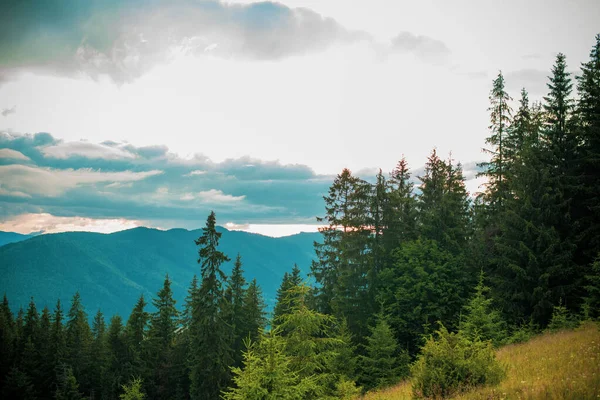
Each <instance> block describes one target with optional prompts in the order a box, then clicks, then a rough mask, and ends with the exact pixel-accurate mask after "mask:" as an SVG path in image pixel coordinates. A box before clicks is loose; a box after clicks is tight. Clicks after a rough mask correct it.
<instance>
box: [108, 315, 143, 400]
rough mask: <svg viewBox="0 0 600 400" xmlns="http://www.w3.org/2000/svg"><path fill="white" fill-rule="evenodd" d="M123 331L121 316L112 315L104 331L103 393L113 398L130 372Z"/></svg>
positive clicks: (129, 361)
mask: <svg viewBox="0 0 600 400" xmlns="http://www.w3.org/2000/svg"><path fill="white" fill-rule="evenodd" d="M138 304H139V303H138ZM130 319H131V317H130ZM125 332H126V330H125V328H124V327H123V320H122V319H121V317H120V316H119V315H118V314H115V315H113V317H112V318H111V319H110V324H109V326H108V332H107V333H106V346H107V363H106V368H107V371H106V379H105V380H104V391H103V395H104V397H107V398H115V397H116V395H117V393H118V392H119V391H120V388H121V386H122V384H123V382H124V381H125V380H127V378H128V377H129V376H131V373H132V368H131V364H130V363H131V358H130V356H129V354H128V339H127V337H126V334H125Z"/></svg>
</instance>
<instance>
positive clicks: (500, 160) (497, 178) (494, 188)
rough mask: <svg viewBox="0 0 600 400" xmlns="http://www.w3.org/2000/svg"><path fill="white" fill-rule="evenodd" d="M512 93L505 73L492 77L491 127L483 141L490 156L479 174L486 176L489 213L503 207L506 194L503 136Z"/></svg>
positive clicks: (504, 143) (506, 132)
mask: <svg viewBox="0 0 600 400" xmlns="http://www.w3.org/2000/svg"><path fill="white" fill-rule="evenodd" d="M511 100H512V99H511V97H510V96H509V95H508V93H506V90H505V86H504V76H503V75H502V72H499V73H498V77H497V78H496V79H494V82H493V86H492V90H491V92H490V108H489V111H490V120H491V124H490V127H489V129H490V131H491V135H490V136H489V137H488V138H486V144H488V145H489V146H490V148H488V149H484V151H485V152H486V153H488V154H489V155H490V156H491V159H490V161H489V162H485V163H482V164H481V166H482V167H483V168H484V169H485V172H484V173H483V174H482V175H484V176H486V177H487V178H488V182H487V184H486V193H485V200H486V203H487V204H488V207H489V212H490V213H491V214H492V215H495V213H497V212H499V211H502V207H503V203H504V202H505V200H506V199H507V198H508V196H509V190H508V187H507V183H508V182H507V180H506V175H507V163H506V144H507V143H506V136H507V134H508V131H509V126H510V123H511V117H512V110H511V108H510V106H509V104H508V103H509V102H510V101H511Z"/></svg>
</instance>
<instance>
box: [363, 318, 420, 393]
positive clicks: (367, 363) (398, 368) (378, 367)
mask: <svg viewBox="0 0 600 400" xmlns="http://www.w3.org/2000/svg"><path fill="white" fill-rule="evenodd" d="M370 331H371V334H370V335H369V336H368V337H367V338H366V339H367V341H366V345H365V355H364V356H361V357H360V369H361V380H360V382H361V383H362V384H363V386H364V388H365V389H366V390H370V389H373V388H380V387H384V386H390V385H392V384H394V383H396V382H398V381H399V380H400V379H401V378H403V377H404V376H406V375H407V374H408V363H409V357H408V354H406V353H405V352H403V351H399V349H398V343H397V342H396V338H395V337H394V334H393V332H392V329H391V328H390V326H389V325H388V323H387V322H386V320H385V318H384V316H383V315H382V314H379V315H378V316H377V323H376V324H375V326H374V327H370Z"/></svg>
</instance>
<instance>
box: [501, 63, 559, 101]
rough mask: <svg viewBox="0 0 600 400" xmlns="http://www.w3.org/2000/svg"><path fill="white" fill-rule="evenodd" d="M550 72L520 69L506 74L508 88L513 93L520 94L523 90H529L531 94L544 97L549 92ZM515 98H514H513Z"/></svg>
mask: <svg viewBox="0 0 600 400" xmlns="http://www.w3.org/2000/svg"><path fill="white" fill-rule="evenodd" d="M548 75H550V74H549V72H548V71H542V70H538V69H520V70H517V71H511V72H508V73H507V74H505V76H504V79H505V81H506V88H507V89H509V90H510V91H512V92H515V93H516V92H518V91H520V90H521V89H522V88H525V89H527V91H528V92H529V93H530V94H533V95H542V94H545V93H546V92H547V91H548V87H547V86H546V83H547V82H548ZM513 97H514V96H513Z"/></svg>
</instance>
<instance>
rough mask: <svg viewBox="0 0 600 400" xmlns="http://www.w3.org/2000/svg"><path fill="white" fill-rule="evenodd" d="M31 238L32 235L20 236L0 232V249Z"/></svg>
mask: <svg viewBox="0 0 600 400" xmlns="http://www.w3.org/2000/svg"><path fill="white" fill-rule="evenodd" d="M30 237H33V235H22V234H20V233H15V232H2V231H0V247H2V246H4V245H5V244H9V243H17V242H20V241H23V240H25V239H29V238H30Z"/></svg>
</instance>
